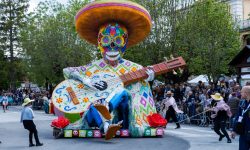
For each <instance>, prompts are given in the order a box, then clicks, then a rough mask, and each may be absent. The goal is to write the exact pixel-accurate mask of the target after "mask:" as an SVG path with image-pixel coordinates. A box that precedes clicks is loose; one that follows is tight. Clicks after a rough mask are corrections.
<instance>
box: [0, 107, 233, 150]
mask: <svg viewBox="0 0 250 150" xmlns="http://www.w3.org/2000/svg"><path fill="white" fill-rule="evenodd" d="M20 110H21V108H20V107H10V110H9V111H7V112H6V113H3V111H2V109H1V108H0V140H1V141H2V142H3V143H2V144H0V149H1V150H2V149H4V150H5V149H6V150H22V149H39V150H40V149H41V150H43V149H46V150H52V149H53V150H69V149H85V150H88V149H91V150H99V149H102V150H113V149H119V150H127V149H129V150H138V149H141V150H151V149H152V150H153V149H157V150H167V149H169V150H201V149H204V150H224V149H226V150H237V149H238V138H237V139H236V140H233V143H230V144H228V143H226V139H223V141H221V142H219V141H218V136H217V135H216V134H215V133H214V132H213V131H212V130H211V129H210V128H208V127H197V126H190V125H182V127H181V129H178V130H175V129H174V127H175V125H174V124H168V127H167V129H166V130H165V136H164V137H163V138H115V139H112V140H110V141H105V140H104V139H97V138H95V139H94V138H88V139H84V138H73V139H72V138H71V139H54V138H53V136H52V128H51V127H50V126H49V125H50V122H51V120H53V119H54V118H56V117H55V116H53V115H48V114H45V113H44V112H43V111H35V124H36V125H37V128H38V131H39V137H40V139H41V141H42V142H43V143H44V146H42V147H32V148H29V147H28V131H27V130H25V129H23V126H22V124H21V123H19V119H20Z"/></svg>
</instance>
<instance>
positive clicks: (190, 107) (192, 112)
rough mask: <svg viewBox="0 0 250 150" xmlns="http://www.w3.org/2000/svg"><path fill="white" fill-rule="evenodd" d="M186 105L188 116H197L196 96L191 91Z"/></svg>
mask: <svg viewBox="0 0 250 150" xmlns="http://www.w3.org/2000/svg"><path fill="white" fill-rule="evenodd" d="M185 103H186V106H187V109H188V116H189V117H191V116H194V115H195V98H194V94H193V92H192V91H189V93H188V97H187V100H186V102H185Z"/></svg>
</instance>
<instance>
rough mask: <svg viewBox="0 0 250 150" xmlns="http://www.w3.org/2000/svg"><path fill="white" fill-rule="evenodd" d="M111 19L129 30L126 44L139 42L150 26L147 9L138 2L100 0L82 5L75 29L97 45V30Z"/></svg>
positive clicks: (131, 44)
mask: <svg viewBox="0 0 250 150" xmlns="http://www.w3.org/2000/svg"><path fill="white" fill-rule="evenodd" d="M111 20H115V21H117V22H120V23H122V24H123V25H124V26H125V27H126V28H127V29H130V31H129V37H128V45H127V47H130V46H133V45H135V44H137V43H139V42H141V41H142V40H143V39H145V37H147V35H148V34H149V33H150V29H151V26H152V23H151V17H150V15H149V13H148V11H147V10H146V9H145V8H144V7H142V6H141V5H139V4H136V3H134V2H130V1H121V0H112V1H107V0H101V1H96V2H93V3H90V4H89V5H86V6H85V7H83V8H82V9H81V10H80V11H79V12H78V13H77V15H76V17H75V25H76V30H77V32H78V33H79V35H80V37H82V38H83V39H85V40H87V41H88V42H90V43H92V44H94V45H98V42H97V40H96V39H97V34H98V33H97V31H99V28H100V26H101V25H103V24H107V23H110V21H111Z"/></svg>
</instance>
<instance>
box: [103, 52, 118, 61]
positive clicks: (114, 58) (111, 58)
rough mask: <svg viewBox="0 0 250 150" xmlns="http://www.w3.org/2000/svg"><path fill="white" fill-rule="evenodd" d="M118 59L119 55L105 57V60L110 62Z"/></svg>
mask: <svg viewBox="0 0 250 150" xmlns="http://www.w3.org/2000/svg"><path fill="white" fill-rule="evenodd" d="M119 57H120V54H118V55H117V56H116V57H110V56H109V55H106V58H107V59H108V60H110V61H115V60H118V58H119Z"/></svg>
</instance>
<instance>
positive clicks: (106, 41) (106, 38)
mask: <svg viewBox="0 0 250 150" xmlns="http://www.w3.org/2000/svg"><path fill="white" fill-rule="evenodd" d="M101 43H102V45H103V46H109V45H110V43H111V38H110V36H107V35H105V36H103V37H102V38H101Z"/></svg>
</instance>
